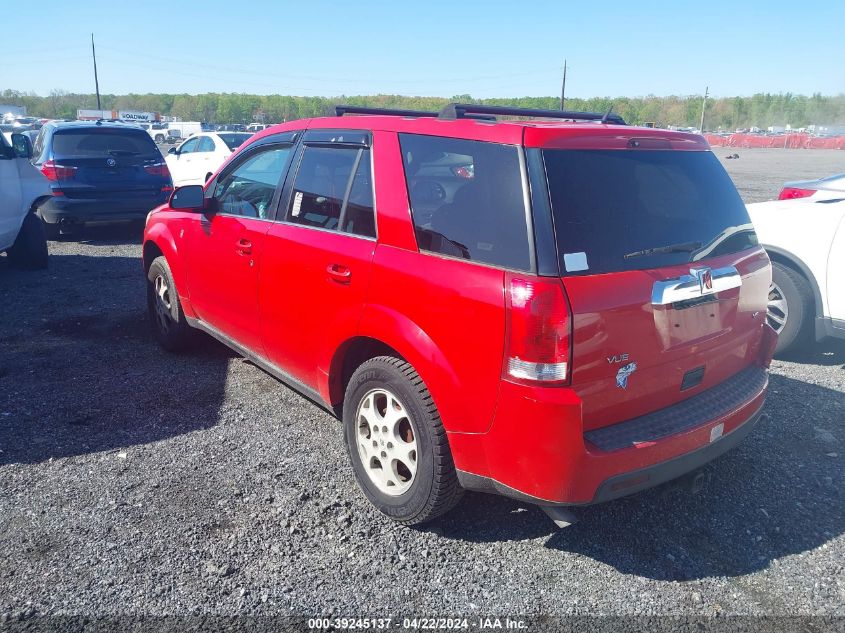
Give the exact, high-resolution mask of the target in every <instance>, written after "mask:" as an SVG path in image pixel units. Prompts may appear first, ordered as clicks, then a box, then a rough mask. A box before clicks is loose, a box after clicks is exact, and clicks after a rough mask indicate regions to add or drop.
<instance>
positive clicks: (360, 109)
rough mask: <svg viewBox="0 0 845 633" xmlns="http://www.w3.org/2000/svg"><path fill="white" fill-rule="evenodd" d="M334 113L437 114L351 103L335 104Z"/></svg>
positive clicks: (434, 114)
mask: <svg viewBox="0 0 845 633" xmlns="http://www.w3.org/2000/svg"><path fill="white" fill-rule="evenodd" d="M334 113H335V116H343V115H344V114H384V115H388V116H413V117H429V118H434V117H436V116H438V113H437V112H427V111H425V110H394V109H392V108H368V107H366V106H353V105H338V106H335V107H334Z"/></svg>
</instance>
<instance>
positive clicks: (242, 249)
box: [235, 238, 252, 255]
mask: <svg viewBox="0 0 845 633" xmlns="http://www.w3.org/2000/svg"><path fill="white" fill-rule="evenodd" d="M235 250H236V251H237V252H238V255H251V254H252V242H250V241H249V240H245V239H243V238H241V239H239V240H238V246H237V247H236V248H235Z"/></svg>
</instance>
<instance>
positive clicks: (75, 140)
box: [53, 128, 158, 158]
mask: <svg viewBox="0 0 845 633" xmlns="http://www.w3.org/2000/svg"><path fill="white" fill-rule="evenodd" d="M157 153H158V149H157V148H156V146H155V143H154V142H153V139H152V138H150V135H149V134H147V133H146V132H143V131H141V130H137V131H135V130H115V129H109V128H100V129H95V128H83V129H78V130H59V131H57V132H56V134H55V135H54V136H53V156H55V157H56V158H70V157H85V156H104V155H108V154H111V155H124V156H141V155H152V154H157Z"/></svg>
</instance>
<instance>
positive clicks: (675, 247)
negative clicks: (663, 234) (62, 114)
mask: <svg viewBox="0 0 845 633" xmlns="http://www.w3.org/2000/svg"><path fill="white" fill-rule="evenodd" d="M701 246H702V244H701V242H680V243H678V244H668V245H666V246H656V247H655V248H645V249H643V250H641V251H634V252H633V253H628V254H627V255H625V256H624V259H631V258H632V257H645V256H647V255H658V254H660V253H691V252H692V251H697V250H698V249H699V248H701Z"/></svg>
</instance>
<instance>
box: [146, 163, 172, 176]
mask: <svg viewBox="0 0 845 633" xmlns="http://www.w3.org/2000/svg"><path fill="white" fill-rule="evenodd" d="M144 171H145V172H147V173H148V174H149V175H150V176H162V177H167V178H170V170H169V169H168V168H167V163H155V164H154V165H144Z"/></svg>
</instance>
